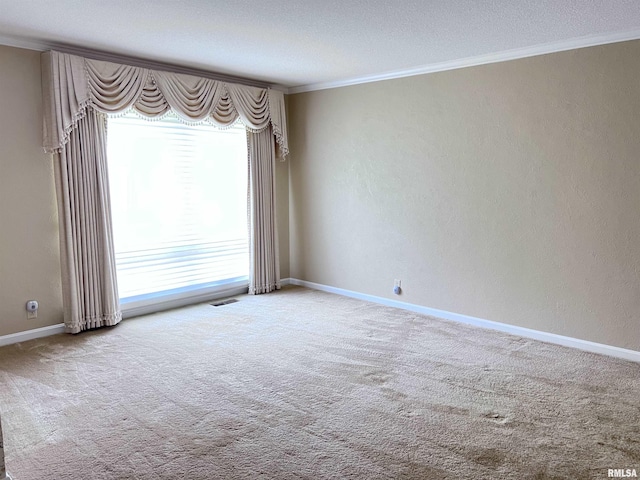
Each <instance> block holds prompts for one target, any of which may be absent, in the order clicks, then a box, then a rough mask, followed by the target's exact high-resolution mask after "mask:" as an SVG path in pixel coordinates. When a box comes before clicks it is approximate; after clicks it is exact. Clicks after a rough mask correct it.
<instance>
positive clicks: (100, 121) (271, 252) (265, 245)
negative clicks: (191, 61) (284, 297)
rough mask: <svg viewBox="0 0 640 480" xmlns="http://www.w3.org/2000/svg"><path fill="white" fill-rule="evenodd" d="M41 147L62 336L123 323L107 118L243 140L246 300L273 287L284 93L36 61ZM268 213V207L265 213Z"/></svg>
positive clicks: (61, 57)
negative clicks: (133, 118) (180, 125)
mask: <svg viewBox="0 0 640 480" xmlns="http://www.w3.org/2000/svg"><path fill="white" fill-rule="evenodd" d="M41 63H42V88H43V114H44V122H43V123H44V128H43V136H44V138H43V147H44V149H45V151H46V152H50V153H53V155H54V162H55V171H56V188H57V196H58V210H59V217H60V245H61V252H60V253H61V257H62V259H61V263H62V272H63V279H62V285H63V298H64V312H65V326H66V329H67V331H69V332H71V333H78V332H80V331H83V330H86V329H90V328H96V327H100V326H105V325H115V324H116V323H118V322H119V321H120V319H121V318H122V316H121V312H120V307H119V300H118V287H117V279H116V273H115V272H116V270H115V252H114V248H113V234H112V227H111V207H110V201H109V184H108V174H107V161H106V115H109V114H117V113H120V112H125V111H127V110H129V109H134V110H136V111H137V112H138V113H139V114H141V115H143V116H146V117H149V118H155V117H161V116H163V115H165V114H166V113H167V112H169V111H170V110H171V111H172V112H174V113H175V114H176V115H177V116H178V117H179V118H181V119H182V120H183V121H185V122H187V123H192V124H197V123H201V122H211V123H213V124H215V125H218V126H228V125H231V124H233V123H234V122H236V121H237V120H238V119H239V120H240V121H241V122H242V123H243V124H244V126H245V128H246V129H247V135H248V147H249V152H248V159H249V178H250V182H249V185H248V188H249V212H250V216H249V236H250V239H249V241H250V245H251V249H250V261H251V266H250V279H249V291H250V293H266V292H269V291H271V290H274V289H277V288H280V275H279V266H278V256H277V248H278V246H277V243H278V239H277V234H276V224H275V200H274V198H275V189H274V187H273V182H274V181H275V178H274V168H273V167H274V158H275V156H276V153H277V154H278V156H281V157H283V158H284V157H285V156H286V155H287V154H288V153H289V145H288V139H287V127H286V118H285V106H284V95H283V93H282V92H279V91H277V90H272V89H269V88H258V87H250V86H245V85H238V84H233V83H226V82H220V81H216V80H212V79H207V78H201V77H195V76H191V75H183V74H177V73H171V72H164V71H156V70H151V69H147V68H142V67H136V66H131V65H122V64H117V63H112V62H104V61H99V60H91V59H87V58H83V57H79V56H76V55H69V54H64V53H60V52H55V51H49V52H45V53H43V54H42V58H41ZM269 209H271V210H269Z"/></svg>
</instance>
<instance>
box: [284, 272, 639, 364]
mask: <svg viewBox="0 0 640 480" xmlns="http://www.w3.org/2000/svg"><path fill="white" fill-rule="evenodd" d="M287 284H290V285H299V286H301V287H307V288H312V289H314V290H321V291H323V292H328V293H335V294H338V295H342V296H345V297H351V298H357V299H358V300H365V301H368V302H372V303H378V304H380V305H386V306H388V307H395V308H400V309H403V310H408V311H410V312H416V313H421V314H424V315H430V316H432V317H438V318H444V319H446V320H452V321H454V322H459V323H466V324H467V325H474V326H477V327H482V328H490V329H492V330H499V331H501V332H506V333H510V334H512V335H517V336H519V337H526V338H533V339H535V340H540V341H542V342H548V343H555V344H557V345H563V346H565V347H571V348H577V349H579V350H584V351H587V352H593V353H599V354H602V355H609V356H611V357H617V358H623V359H625V360H631V361H633V362H640V352H638V351H635V350H628V349H626V348H620V347H614V346H611V345H605V344H603V343H596V342H590V341H588V340H581V339H579V338H573V337H565V336H563V335H556V334H555V333H548V332H541V331H539V330H532V329H530V328H525V327H517V326H515V325H509V324H506V323H500V322H493V321H491V320H485V319H483V318H477V317H471V316H469V315H462V314H460V313H453V312H447V311H445V310H438V309H436V308H429V307H423V306H421V305H415V304H413V303H406V302H400V301H398V300H391V299H388V298H384V297H377V296H375V295H367V294H365V293H359V292H354V291H352V290H345V289H343V288H336V287H330V286H328V285H322V284H320V283H313V282H307V281H306V280H298V279H297V278H288V279H287ZM283 285H284V283H283Z"/></svg>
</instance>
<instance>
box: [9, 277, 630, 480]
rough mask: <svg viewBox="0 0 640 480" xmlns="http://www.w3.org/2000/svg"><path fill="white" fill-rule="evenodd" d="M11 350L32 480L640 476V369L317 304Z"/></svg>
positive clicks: (263, 306) (369, 307) (193, 316)
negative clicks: (620, 472) (619, 471)
mask: <svg viewBox="0 0 640 480" xmlns="http://www.w3.org/2000/svg"><path fill="white" fill-rule="evenodd" d="M238 298H239V300H240V301H239V302H237V303H233V304H230V305H226V306H223V307H212V306H209V305H198V306H193V307H189V308H185V309H180V310H174V311H170V312H165V313H161V314H155V315H150V316H146V317H141V318H137V319H130V320H126V321H124V322H123V323H122V324H120V325H119V326H117V327H114V328H111V329H103V330H98V331H94V332H87V333H83V334H80V335H77V336H70V335H58V336H54V337H49V338H46V339H41V340H34V341H31V342H25V343H22V344H18V345H13V346H8V347H3V348H1V349H0V411H1V412H2V413H1V415H2V422H3V425H4V434H5V435H4V443H5V452H6V455H7V466H8V470H9V472H11V474H12V475H13V477H14V479H15V480H41V479H47V480H49V479H55V480H62V479H74V480H75V479H78V480H91V479H96V480H105V479H140V480H147V479H148V480H152V479H153V480H157V479H196V480H197V479H219V478H220V479H234V478H238V479H248V478H250V479H253V478H265V479H267V478H268V479H294V478H295V479H297V478H302V479H329V478H332V479H333V478H336V479H339V478H353V479H360V478H362V479H396V478H398V479H472V478H473V479H483V478H487V479H489V478H491V479H494V478H495V479H529V478H530V479H534V478H535V479H543V478H572V479H586V478H597V479H603V478H607V469H609V468H636V469H637V471H638V473H639V474H640V364H636V363H632V362H626V361H622V360H617V359H614V358H609V357H605V356H598V355H595V354H590V353H585V352H581V351H578V350H572V349H568V348H564V347H560V346H555V345H550V344H545V343H541V342H536V341H532V340H528V339H523V338H519V337H514V336H509V335H506V334H502V333H498V332H494V331H490V330H482V329H476V328H473V327H467V326H464V325H459V324H456V323H452V322H446V321H441V320H437V319H433V318H430V317H426V316H421V315H417V314H412V313H408V312H405V311H401V310H396V309H392V308H386V307H382V306H378V305H373V304H369V303H366V302H362V301H358V300H353V299H348V298H343V297H339V296H335V295H331V294H326V293H321V292H316V291H312V290H307V289H303V288H297V287H290V288H286V289H283V290H282V291H280V292H276V293H273V294H269V295H261V296H256V297H249V296H241V297H238Z"/></svg>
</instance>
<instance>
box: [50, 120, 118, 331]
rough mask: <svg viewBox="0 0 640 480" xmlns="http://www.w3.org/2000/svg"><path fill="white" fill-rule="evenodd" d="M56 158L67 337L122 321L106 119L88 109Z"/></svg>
mask: <svg viewBox="0 0 640 480" xmlns="http://www.w3.org/2000/svg"><path fill="white" fill-rule="evenodd" d="M55 156H56V157H57V158H56V162H55V165H56V183H57V194H58V215H59V222H60V256H61V266H62V279H63V281H62V292H63V298H64V315H65V319H64V321H65V327H66V330H67V331H68V332H70V333H78V332H81V331H83V330H88V329H91V328H97V327H102V326H108V325H115V324H117V323H118V322H119V321H120V320H121V319H122V314H121V312H120V304H119V297H118V282H117V277H116V266H115V251H114V245H113V231H112V225H111V201H110V198H109V177H108V171H107V156H106V118H105V117H104V116H103V115H102V114H100V113H98V112H95V111H94V110H92V109H89V110H88V111H87V112H86V115H85V116H84V117H83V118H82V119H80V120H79V121H78V125H77V128H76V129H75V130H73V131H72V132H71V133H70V136H69V142H68V143H67V144H66V145H65V146H64V147H63V148H62V150H61V152H60V153H57V154H55Z"/></svg>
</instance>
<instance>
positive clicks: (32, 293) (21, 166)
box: [0, 46, 63, 335]
mask: <svg viewBox="0 0 640 480" xmlns="http://www.w3.org/2000/svg"><path fill="white" fill-rule="evenodd" d="M41 145H42V89H41V83H40V52H34V51H30V50H23V49H18V48H12V47H3V46H0V335H7V334H10V333H16V332H20V331H23V330H30V329H33V328H38V327H44V326H47V325H55V324H59V323H62V321H63V319H62V293H61V286H60V285H61V283H60V252H59V243H58V217H57V213H58V212H57V206H56V198H55V189H54V177H53V164H52V163H51V158H50V155H47V154H45V153H44V152H43V150H42V146H41ZM31 299H35V300H38V302H40V311H39V312H38V318H37V319H34V320H27V317H26V311H25V303H26V302H27V300H31Z"/></svg>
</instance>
